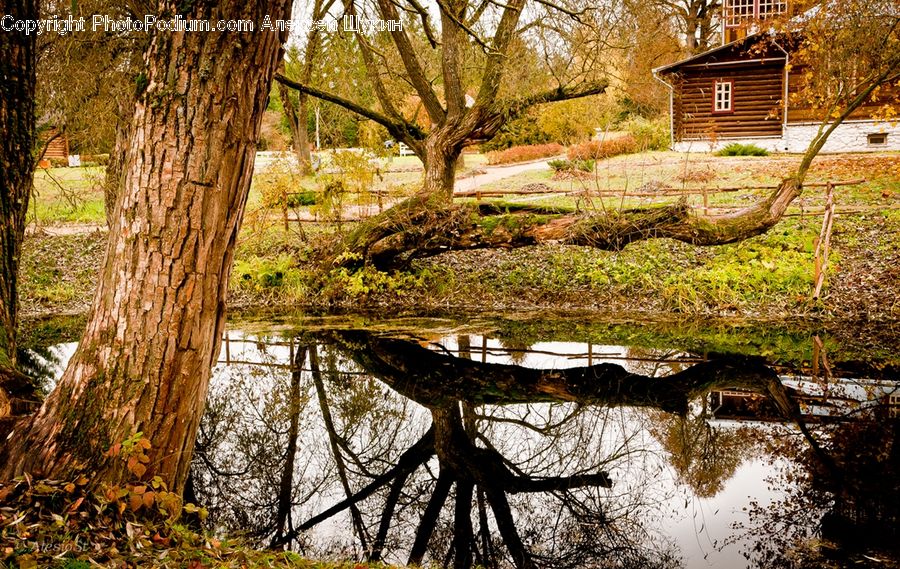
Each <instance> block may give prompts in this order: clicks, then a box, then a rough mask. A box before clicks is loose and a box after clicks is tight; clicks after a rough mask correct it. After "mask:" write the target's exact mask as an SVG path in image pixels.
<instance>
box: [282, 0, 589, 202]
mask: <svg viewBox="0 0 900 569" xmlns="http://www.w3.org/2000/svg"><path fill="white" fill-rule="evenodd" d="M547 4H549V3H538V2H535V3H534V4H528V5H527V6H526V1H525V0H513V1H512V2H510V3H508V4H504V5H502V7H501V6H500V5H497V4H494V3H491V2H489V1H487V0H485V1H483V2H469V1H466V0H453V1H447V2H444V1H442V2H440V3H438V10H437V12H438V14H437V18H438V19H439V21H440V29H439V30H438V29H436V28H435V27H433V26H434V25H433V23H432V18H433V17H434V14H432V13H430V12H429V11H428V10H427V9H425V8H424V7H423V6H422V5H420V4H419V3H418V2H417V1H416V0H412V1H409V2H405V3H400V4H399V7H398V5H397V4H394V3H393V2H390V1H388V0H378V1H377V3H376V4H374V5H372V4H369V3H365V2H362V1H348V2H347V3H346V4H345V6H344V8H345V13H346V14H347V15H349V16H360V17H363V18H365V17H376V18H380V19H383V20H393V21H398V20H401V19H404V17H403V16H402V14H404V13H406V14H411V15H412V16H411V17H407V18H405V19H406V21H407V22H410V20H411V18H412V17H415V18H416V19H417V20H418V21H417V22H416V21H415V20H412V22H411V23H412V28H410V26H403V29H397V30H393V31H391V32H390V36H389V37H390V42H391V43H390V45H384V43H385V42H386V41H387V40H385V39H380V38H379V37H378V36H387V35H388V34H387V33H384V34H374V35H373V34H366V33H364V32H362V31H359V32H356V34H355V38H356V42H357V45H358V46H359V51H360V55H361V57H362V61H363V62H364V64H365V67H366V70H367V79H368V84H369V88H370V89H371V90H372V92H374V93H375V95H376V97H377V100H378V103H379V106H380V110H375V109H372V108H369V107H365V106H363V105H361V104H359V103H358V102H356V101H352V100H349V99H346V98H344V97H341V96H338V95H335V94H334V93H331V92H329V91H327V90H325V89H318V88H316V87H313V86H311V85H309V84H305V83H303V82H300V81H293V80H291V79H288V78H286V77H284V76H281V75H280V76H278V80H279V81H280V82H281V83H283V84H285V85H288V86H290V87H293V88H295V89H297V90H299V91H301V92H304V93H307V94H309V95H312V96H314V97H317V98H319V99H322V100H324V101H329V102H331V103H334V104H337V105H340V106H343V107H345V108H347V109H349V110H351V111H353V112H355V113H357V114H360V115H362V116H364V117H366V118H368V119H371V120H374V121H375V122H378V123H379V124H381V125H382V126H384V127H385V128H386V129H387V130H388V132H389V133H390V134H391V136H393V137H394V138H395V139H397V140H399V141H401V142H404V143H406V144H407V145H409V147H410V148H411V149H412V150H413V152H415V153H416V155H417V156H419V158H421V159H422V162H423V163H424V165H425V175H424V183H423V185H424V187H423V194H424V195H427V196H430V197H433V198H435V199H438V200H442V201H445V202H446V201H447V200H449V199H450V197H451V194H452V191H453V177H454V172H455V167H456V161H457V159H458V158H459V156H460V153H461V152H462V149H463V147H464V146H466V145H467V144H471V143H474V142H478V141H481V140H485V139H488V138H490V137H491V136H493V135H494V134H495V133H496V132H497V130H498V129H499V128H500V126H501V125H502V124H503V123H504V122H505V121H506V120H508V119H509V118H511V117H513V116H516V115H517V114H520V113H521V112H523V111H524V110H526V109H528V108H529V107H531V106H533V105H536V104H540V103H546V102H550V101H556V100H566V99H572V98H578V97H583V96H587V95H592V94H597V93H601V92H603V90H604V89H605V86H606V83H605V81H603V80H602V79H601V78H600V76H599V73H598V70H597V68H596V66H595V65H594V58H593V57H592V56H585V53H589V52H588V51H587V50H585V51H579V52H578V53H577V54H576V51H575V50H573V49H572V47H573V46H574V45H575V44H576V43H580V44H586V43H589V42H588V40H586V39H584V38H583V37H581V36H579V34H577V33H576V32H577V30H578V28H579V27H581V26H582V22H584V24H587V23H590V22H592V20H591V18H592V17H593V16H592V14H594V13H595V12H596V11H590V10H588V9H586V8H584V7H581V6H578V5H575V4H573V5H572V6H571V7H555V8H548V7H547ZM550 6H555V5H553V4H550ZM560 10H561V11H562V12H564V13H565V15H566V17H567V18H570V19H571V20H572V21H575V22H577V23H578V25H577V26H573V25H570V24H569V23H567V22H564V21H562V20H559V19H557V18H556V16H555V14H556V12H558V11H560ZM411 29H412V30H419V33H414V32H413V31H411ZM539 29H540V30H541V32H542V33H543V34H544V35H545V36H553V39H554V40H556V41H557V42H559V43H560V45H558V46H557V47H553V46H551V43H552V42H550V41H545V42H543V43H544V44H545V45H544V47H545V48H546V49H545V52H544V53H543V54H534V53H533V56H532V57H531V58H530V59H533V60H535V61H539V62H541V63H542V65H540V66H539V67H538V71H533V70H531V69H530V68H529V66H528V65H520V66H516V67H515V69H516V70H517V72H518V73H517V74H516V73H511V72H510V69H511V68H512V66H510V65H509V62H510V61H511V60H514V59H516V56H518V55H520V52H523V51H527V50H526V49H525V40H526V35H528V33H529V32H528V30H539ZM532 37H533V38H534V39H535V40H536V39H538V38H539V36H538V35H537V34H533V35H532ZM379 42H380V44H379ZM390 53H394V54H396V56H397V57H392V56H390V55H389V54H390ZM473 67H474V68H476V69H477V70H478V72H477V73H472V72H471V69H472V68H473ZM535 73H538V74H540V75H542V76H543V79H545V81H543V84H544V85H547V84H548V83H549V85H550V86H551V87H550V88H549V89H546V87H544V88H543V89H541V90H537V89H534V88H532V89H530V90H527V91H522V90H521V89H511V87H512V86H519V85H517V83H519V84H520V83H521V82H520V81H518V80H519V79H521V76H522V75H523V74H530V75H533V74H535ZM517 75H518V76H517ZM534 84H535V83H533V82H532V83H531V85H534ZM404 86H409V87H411V90H412V94H414V96H415V97H416V98H417V99H418V102H419V106H420V108H421V109H422V110H423V112H424V115H425V116H426V117H427V124H422V123H420V122H417V121H415V117H409V116H404V115H403V114H402V112H401V110H400V106H399V105H398V101H402V100H404V99H405V98H406V95H407V94H409V91H405V92H404V89H403V87H404ZM467 95H470V96H471V97H472V98H473V101H474V102H473V103H472V104H468V103H467V100H466V96H467Z"/></svg>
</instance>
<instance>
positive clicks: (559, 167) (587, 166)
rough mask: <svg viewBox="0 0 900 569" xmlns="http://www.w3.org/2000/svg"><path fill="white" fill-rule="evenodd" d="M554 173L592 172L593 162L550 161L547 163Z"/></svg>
mask: <svg viewBox="0 0 900 569" xmlns="http://www.w3.org/2000/svg"><path fill="white" fill-rule="evenodd" d="M547 164H549V165H550V167H551V168H553V171H554V172H575V171H578V172H593V171H594V164H595V162H594V161H593V160H551V161H549V162H547Z"/></svg>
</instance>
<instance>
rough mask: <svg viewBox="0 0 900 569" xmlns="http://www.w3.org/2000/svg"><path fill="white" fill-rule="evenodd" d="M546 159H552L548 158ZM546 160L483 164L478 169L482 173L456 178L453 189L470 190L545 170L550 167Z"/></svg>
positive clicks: (459, 190) (457, 190) (458, 190)
mask: <svg viewBox="0 0 900 569" xmlns="http://www.w3.org/2000/svg"><path fill="white" fill-rule="evenodd" d="M548 160H553V158H549V159H548ZM548 160H537V161H534V162H526V163H524V164H511V165H509V166H485V167H484V168H482V169H481V170H480V172H482V173H480V174H479V173H476V174H473V175H471V176H466V177H464V178H458V179H457V180H456V186H455V187H454V191H456V192H471V191H472V190H476V189H478V188H480V187H481V186H484V185H487V184H491V183H493V182H497V181H499V180H502V179H504V178H510V177H512V176H517V175H519V174H522V173H524V172H533V171H538V170H547V169H549V168H550V165H549V164H548Z"/></svg>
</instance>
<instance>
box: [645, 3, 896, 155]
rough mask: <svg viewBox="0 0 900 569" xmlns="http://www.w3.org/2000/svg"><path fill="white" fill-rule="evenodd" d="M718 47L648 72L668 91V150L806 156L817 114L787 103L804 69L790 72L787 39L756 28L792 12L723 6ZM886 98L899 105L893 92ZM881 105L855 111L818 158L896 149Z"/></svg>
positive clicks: (773, 6)
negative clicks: (729, 148)
mask: <svg viewBox="0 0 900 569" xmlns="http://www.w3.org/2000/svg"><path fill="white" fill-rule="evenodd" d="M723 5H724V6H723V9H724V14H723V17H722V22H723V34H722V45H720V46H718V47H716V48H713V49H710V50H708V51H706V52H703V53H700V54H697V55H694V56H692V57H689V58H687V59H684V60H681V61H677V62H675V63H671V64H668V65H664V66H662V67H658V68H656V69H654V70H653V74H654V76H655V77H656V78H657V79H659V80H660V81H662V82H663V83H664V84H665V85H666V86H667V87H668V89H669V111H670V117H671V125H670V128H671V136H672V138H671V140H672V148H673V150H676V151H679V152H690V151H694V152H706V151H714V150H718V149H720V148H722V147H724V146H726V145H728V144H731V143H735V142H737V143H742V144H755V145H756V146H759V147H762V148H765V149H766V150H769V151H770V152H797V153H800V152H804V151H805V150H806V148H807V146H808V145H809V143H810V141H811V140H812V139H813V137H814V136H815V134H816V132H817V129H818V126H819V124H820V122H821V121H820V119H819V117H818V116H817V113H816V112H815V111H814V110H812V109H810V108H804V107H803V106H800V105H798V104H792V103H791V101H792V100H795V101H796V100H798V98H797V97H792V95H793V94H795V93H798V92H799V91H800V90H801V88H802V83H801V82H802V79H803V74H802V73H803V69H802V68H800V67H797V66H793V67H792V65H791V47H790V46H791V43H792V42H790V41H788V39H787V38H784V37H778V36H775V35H773V34H770V33H768V32H759V31H756V30H758V28H759V27H760V26H759V22H760V21H761V20H764V19H766V18H767V17H770V16H774V15H778V14H783V13H784V12H785V11H786V10H788V9H789V7H788V4H787V3H786V2H783V1H782V0H726V1H725V2H723ZM885 96H887V97H890V98H892V100H897V101H898V102H900V93H898V92H897V91H896V90H894V91H893V92H892V93H891V92H886V95H885ZM882 103H883V101H879V102H878V104H874V103H873V104H871V105H868V106H864V107H862V108H860V109H859V110H858V111H857V112H855V113H854V114H853V115H851V117H850V119H848V120H846V121H845V122H844V123H843V124H842V125H840V126H839V127H838V128H837V129H836V130H835V132H834V133H832V135H831V136H830V137H829V139H828V142H827V143H826V144H825V147H824V148H823V149H822V152H826V153H827V152H831V153H834V152H865V151H878V150H900V124H898V123H894V124H891V123H889V122H884V121H879V120H877V119H876V112H877V110H878V109H879V108H880V106H881V104H882Z"/></svg>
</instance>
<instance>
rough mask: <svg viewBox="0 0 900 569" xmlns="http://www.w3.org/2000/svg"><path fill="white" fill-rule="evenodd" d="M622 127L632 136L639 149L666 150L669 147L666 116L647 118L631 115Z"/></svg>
mask: <svg viewBox="0 0 900 569" xmlns="http://www.w3.org/2000/svg"><path fill="white" fill-rule="evenodd" d="M622 128H623V129H624V130H626V131H627V132H628V134H630V135H631V136H633V137H634V140H635V141H636V142H637V146H638V148H639V149H641V150H666V149H667V148H669V144H670V141H669V120H668V119H667V118H666V117H660V118H658V119H654V120H649V119H645V118H643V117H633V118H631V119H628V120H627V121H625V122H624V123H623V124H622Z"/></svg>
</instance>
